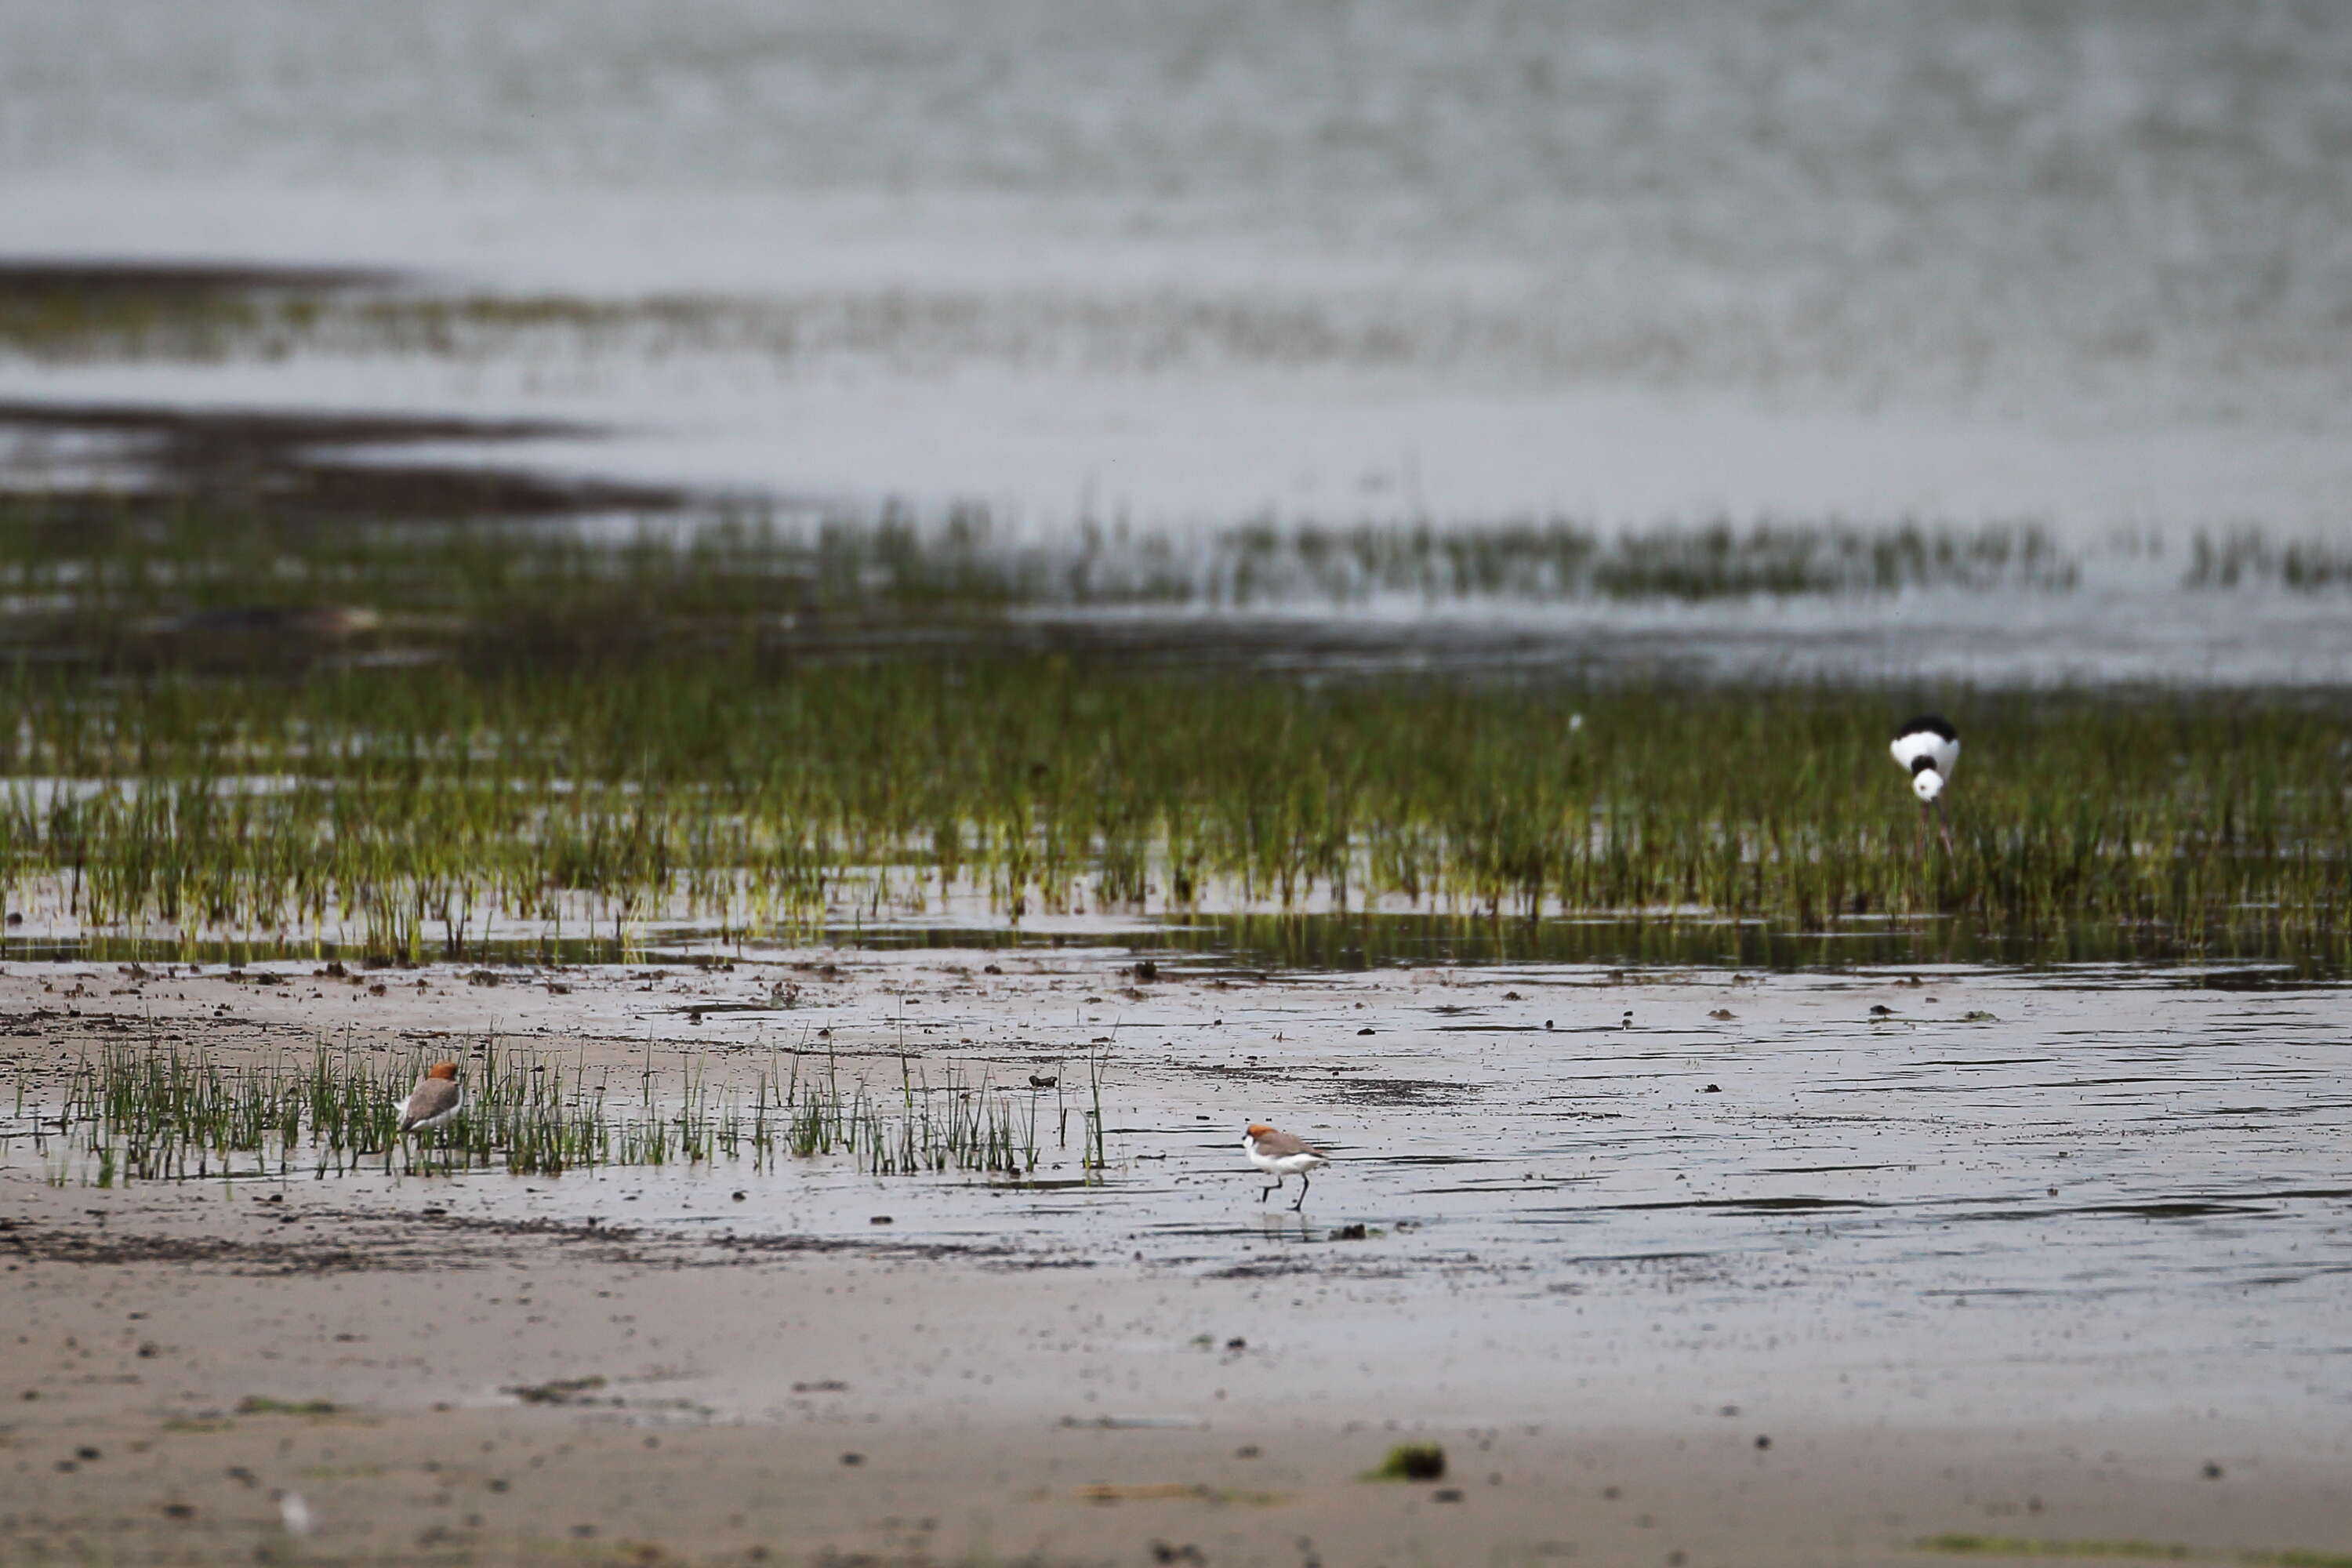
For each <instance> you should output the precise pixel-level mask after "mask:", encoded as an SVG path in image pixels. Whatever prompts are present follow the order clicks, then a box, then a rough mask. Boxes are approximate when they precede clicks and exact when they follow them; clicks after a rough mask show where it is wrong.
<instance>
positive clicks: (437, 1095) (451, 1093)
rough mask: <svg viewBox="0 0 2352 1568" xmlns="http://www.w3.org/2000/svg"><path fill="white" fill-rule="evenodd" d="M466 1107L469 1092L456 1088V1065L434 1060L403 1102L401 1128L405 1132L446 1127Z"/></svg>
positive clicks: (401, 1104) (401, 1105)
mask: <svg viewBox="0 0 2352 1568" xmlns="http://www.w3.org/2000/svg"><path fill="white" fill-rule="evenodd" d="M465 1109H466V1091H465V1090H464V1089H459V1088H458V1087H457V1063H456V1062H435V1063H434V1064H433V1065H432V1066H431V1067H429V1068H425V1076H424V1077H423V1078H420V1079H417V1080H416V1087H415V1089H410V1090H409V1091H408V1098H407V1099H406V1100H402V1101H401V1102H400V1131H401V1132H402V1134H403V1135H405V1134H407V1133H410V1132H420V1131H425V1129H427V1128H431V1127H446V1126H447V1125H448V1124H449V1123H450V1122H452V1121H456V1120H457V1112H459V1111H460V1110H465Z"/></svg>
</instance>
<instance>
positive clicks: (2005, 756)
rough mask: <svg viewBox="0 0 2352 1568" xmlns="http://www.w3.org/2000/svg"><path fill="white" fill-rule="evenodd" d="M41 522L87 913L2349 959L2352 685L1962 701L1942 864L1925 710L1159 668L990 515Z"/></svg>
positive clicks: (7, 862) (2, 537)
mask: <svg viewBox="0 0 2352 1568" xmlns="http://www.w3.org/2000/svg"><path fill="white" fill-rule="evenodd" d="M12 504H16V505H17V506H18V507H19V508H20V509H21V510H24V512H25V515H24V516H22V517H19V518H17V519H16V521H17V522H18V523H19V524H21V526H20V527H18V528H17V529H16V530H15V531H0V595H5V602H6V603H7V605H11V606H13V609H12V610H11V612H10V613H9V614H7V615H6V616H0V637H5V638H6V639H8V640H7V641H6V642H5V644H0V646H5V647H13V650H14V654H15V657H14V658H12V659H10V660H8V661H7V662H6V663H5V664H0V681H5V695H6V697H7V699H8V701H9V707H10V710H11V711H12V712H13V713H14V714H15V715H16V724H15V726H14V727H13V729H12V730H10V731H7V732H5V733H0V892H5V895H6V896H7V897H8V899H9V900H10V906H11V907H12V908H21V907H22V906H23V905H24V904H25V902H26V900H28V899H33V898H38V899H40V900H44V901H45V902H46V903H47V904H48V905H51V906H54V907H58V908H60V909H61V910H62V911H63V912H64V913H65V914H66V915H67V916H68V918H69V919H70V920H71V921H75V922H77V923H78V924H79V926H80V927H81V928H83V929H84V930H86V931H97V932H105V931H158V930H160V931H164V932H175V933H179V935H180V937H181V938H182V940H184V941H186V942H193V941H194V940H196V939H197V938H199V937H201V936H205V935H207V934H210V935H215V936H222V935H231V934H245V935H252V934H258V935H260V936H263V937H265V938H273V939H275V940H276V941H277V942H279V943H280V945H281V947H283V948H287V949H299V948H300V947H301V946H302V945H303V944H304V943H306V942H309V943H316V942H337V943H340V944H352V945H358V946H361V947H362V948H363V949H365V950H368V951H372V952H379V953H382V954H384V955H387V956H395V957H409V958H416V957H422V956H425V955H426V954H429V953H435V952H446V953H458V952H465V951H467V948H468V945H469V943H473V942H478V941H479V940H481V938H482V937H483V935H484V933H485V931H486V930H487V929H488V925H489V924H491V923H493V922H496V923H499V924H500V925H502V926H503V927H504V928H505V929H507V930H509V931H511V930H513V929H514V928H515V927H516V926H517V925H521V926H524V927H535V928H537V929H539V930H541V931H546V932H549V933H551V935H552V936H555V937H578V936H583V935H593V934H596V933H599V932H604V933H609V934H610V935H611V936H613V937H614V939H616V940H624V939H625V938H626V936H627V934H628V933H629V932H630V931H633V930H635V929H638V928H640V927H642V926H644V925H645V924H646V923H647V922H650V921H699V922H702V923H706V924H709V925H712V926H715V927H717V928H719V929H720V930H721V931H725V932H727V933H730V934H733V935H736V936H762V935H770V934H778V933H783V934H789V933H791V932H793V931H804V930H807V929H809V928H812V927H814V926H816V925H818V924H820V923H824V922H826V921H842V920H845V919H857V918H878V917H880V916H883V915H885V914H889V913H895V912H904V911H908V910H925V909H928V908H930V907H932V906H933V905H934V904H935V903H938V902H940V901H942V900H945V901H947V902H950V903H953V902H955V901H957V900H964V901H965V903H966V904H967V906H968V907H984V908H986V909H987V910H991V911H992V913H993V915H994V917H995V918H998V919H1010V920H1018V919H1020V918H1022V917H1024V916H1026V915H1030V914H1038V913H1045V912H1064V911H1091V910H1118V911H1137V910H1147V911H1154V912H1159V911H1171V910H1172V911H1189V910H1255V911H1264V912H1280V911H1285V910H1308V909H1324V910H1330V909H1338V910H1392V911H1419V912H1424V913H1431V914H1442V915H1452V916H1462V917H1465V918H1467V917H1486V918H1490V919H1501V918H1506V917H1527V916H1545V915H1549V916H1559V915H1568V916H1610V917H1619V918H1631V919H1636V920H1641V921H1675V920H1682V919H1713V920H1720V919H1757V920H1766V919H1769V920H1775V921H1787V922H1794V923H1796V924H1799V925H1801V926H1804V927H1807V928H1811V929H1832V928H1834V927H1836V926H1837V925H1839V924H1840V923H1841V922H1850V921H1854V920H1856V919H1865V920H1878V919H1882V918H1884V917H1888V916H1897V917H1901V916H1917V915H1958V916H1965V917H1968V918H1969V919H1971V920H1973V921H1979V922H1983V923H1984V924H1987V925H1989V926H1992V927H1996V928H1999V929H2002V930H2009V931H2026V932H2050V931H2057V930H2059V929H2061V928H2063V927H2066V926H2069V925H2077V924H2080V923H2082V922H2086V921H2096V922H2105V923H2109V924H2113V925H2121V926H2132V927H2142V928H2146V929H2148V930H2151V931H2162V932H2164V933H2165V940H2167V941H2169V942H2198V941H2200V940H2204V939H2206V938H2207V937H2210V935H2212V934H2213V933H2217V932H2223V933H2227V932H2247V931H2258V932H2273V933H2275V932H2288V933H2293V934H2294V935H2296V936H2297V937H2298V938H2308V939H2312V940H2316V941H2323V942H2333V941H2337V940H2340V937H2341V934H2342V933H2343V931H2344V899H2345V877H2344V869H2345V859H2344V851H2345V847H2346V844H2347V826H2352V824H2347V810H2348V809H2352V701H2347V697H2346V694H2344V693H2342V692H2337V691H2332V690H2324V689H2323V690H2315V691H2267V690H2265V691H2200V692H2195V693H2189V694H2163V693H2156V692H2133V691H2114V690H2102V691H2097V692H2077V691H2065V690H2059V691H2049V692H2037V693H2014V692H1998V691H1969V690H1952V691H1946V692H1942V693H1937V694H1932V700H1934V701H1935V702H1936V703H1937V705H1938V706H1940V707H1942V708H1943V709H1944V710H1945V711H1946V712H1947V713H1948V715H1949V716H1950V717H1951V718H1952V719H1953V720H1954V721H1956V722H1958V725H1959V727H1960V729H1961V730H1962V731H1963V733H1964V735H1965V737H1966V751H1965V752H1964V757H1963V761H1962V763H1961V765H1960V769H1959V772H1958V777H1957V779H1956V781H1955V784H1954V787H1953V790H1952V793H1951V795H1950V797H1949V804H1950V806H1951V810H1952V826H1953V832H1954V837H1955V841H1956V847H1955V850H1954V852H1952V853H1950V854H1946V853H1945V852H1944V851H1943V850H1942V849H1941V848H1940V847H1933V848H1931V849H1930V850H1929V851H1928V852H1927V853H1926V854H1921V853H1918V852H1917V850H1916V847H1915V846H1916V829H1917V824H1916V816H1917V814H1916V806H1915V805H1913V803H1912V801H1911V798H1910V796H1909V794H1908V792H1907V791H1906V789H1905V788H1904V787H1903V780H1902V776H1901V774H1900V773H1899V772H1898V771H1897V770H1896V769H1895V766H1894V765H1893V763H1891V761H1890V760H1889V759H1888V757H1887V755H1886V751H1885V738H1886V735H1887V733H1888V732H1889V730H1890V728H1891V725H1892V724H1893V722H1894V721H1895V720H1897V719H1899V718H1902V717H1904V716H1905V715H1906V713H1907V712H1909V711H1911V710H1914V709H1915V708H1916V706H1923V705H1925V704H1926V702H1927V700H1931V699H1930V698H1927V697H1923V696H1921V695H1919V694H1912V693H1905V694H1902V695H1900V696H1897V695H1893V694H1889V693H1885V692H1881V691H1874V690H1869V689H1834V688H1828V687H1818V686H1788V685H1780V686H1756V687H1745V688H1733V687H1696V686H1675V685H1670V684H1659V683H1642V682H1630V683H1629V682H1614V683H1612V682H1603V681H1587V680H1577V679H1566V678H1559V679H1553V678H1546V677H1542V676H1539V675H1527V674H1523V675H1520V676H1517V677H1514V678H1511V679H1496V678H1491V677H1490V678H1473V677H1471V676H1468V675H1464V674H1458V673H1434V674H1421V675H1400V674H1394V673H1388V674H1382V675H1380V676H1378V677H1376V678H1374V677H1350V676H1348V675H1346V674H1344V673H1338V672H1332V671H1328V670H1327V671H1320V672H1308V673H1305V674H1286V673H1281V672H1277V671H1270V670H1266V669H1264V668H1257V667H1255V665H1253V664H1252V662H1251V661H1250V660H1249V659H1248V658H1243V657H1233V658H1221V657H1217V656H1216V649H1215V648H1214V647H1208V646H1204V647H1183V648H1181V649H1180V650H1178V651H1177V652H1175V653H1173V654H1163V655H1159V656H1155V655H1151V654H1149V653H1139V652H1137V651H1135V650H1134V649H1132V648H1128V647H1113V646H1108V645H1105V644H1102V643H1099V642H1090V641H1088V640H1087V639H1086V638H1085V637H1083V636H1080V635H1077V634H1070V635H1067V636H1049V635H1046V634H1045V633H1042V632H1039V631H1037V630H1036V629H1035V628H1034V626H1030V625H1029V624H1028V623H1025V622H1022V621H1020V620H1019V619H1018V618H1017V617H1008V616H1007V614H1006V612H1007V610H1008V609H1009V608H1011V607H1013V606H1017V605H1019V604H1021V603H1024V602H1025V600H1024V595H1027V594H1028V593H1030V592H1031V590H1032V589H1033V588H1034V584H1029V583H1027V582H1026V581H1025V580H1024V579H1021V578H1019V577H1018V576H1017V575H1015V576H1013V577H1010V578H1007V577H1004V576H1001V575H991V574H990V572H989V571H988V570H984V569H983V567H982V564H981V563H984V561H985V560H987V559H990V558H989V557H987V555H986V552H984V551H982V550H981V549H980V548H979V547H978V546H977V545H973V546H972V547H971V548H970V549H963V548H962V547H960V546H958V545H956V543H955V542H954V531H953V530H952V528H950V530H949V531H948V533H947V534H946V535H945V536H943V537H944V538H945V539H946V541H947V542H945V543H944V544H942V543H940V542H939V540H938V538H933V539H932V541H931V543H929V544H925V543H923V542H920V541H919V539H918V538H917V536H916V535H915V533H914V532H913V531H911V530H908V531H902V532H900V533H898V534H893V533H891V532H890V531H889V530H888V529H887V528H885V529H881V530H879V531H873V530H869V531H864V532H861V533H856V534H855V536H853V535H852V534H851V533H849V532H838V533H830V534H829V533H826V532H825V531H823V530H820V531H817V532H816V533H814V534H813V535H812V534H795V535H792V536H790V537H789V538H787V537H784V536H782V535H778V534H775V533H772V532H771V531H764V530H762V529H760V528H756V527H751V526H748V525H747V526H744V527H740V528H732V529H730V528H723V527H722V528H713V529H711V530H709V531H705V532H702V533H700V534H698V535H696V536H695V537H694V538H693V539H692V541H691V542H687V543H682V544H680V543H670V542H662V541H659V540H655V539H651V538H640V539H636V540H633V541H631V542H626V543H623V544H618V545H600V544H593V543H590V542H583V541H582V540H579V539H577V538H573V537H571V536H568V535H562V534H550V533H532V532H529V531H517V530H505V531H501V530H431V529H417V530H404V529H375V530H370V529H358V528H352V529H341V530H309V531H305V530H302V529H298V528H292V527H281V526H278V525H273V524H270V523H268V522H267V521H259V520H256V519H253V518H246V517H241V516H240V515H238V514H228V515H225V516H224V515H216V514H213V513H207V512H201V511H193V510H192V511H185V512H173V511H169V510H166V511H164V512H162V513H157V512H153V511H139V510H127V511H124V512H123V513H121V515H119V516H115V517H113V518H112V520H111V521H106V520H102V519H101V520H99V521H96V522H93V521H92V519H91V518H90V517H89V515H88V514H87V512H86V510H77V511H74V512H73V514H72V515H71V516H70V517H68V515H67V514H66V512H63V511H59V510H58V505H59V504H61V503H54V502H50V501H45V500H38V499H37V500H28V501H24V502H19V503H12ZM85 524H88V525H89V526H84V525H85ZM1538 543H1540V542H1538ZM1428 548H1430V549H1432V550H1436V549H1440V548H1441V545H1440V544H1437V543H1432V544H1430V545H1429V546H1428ZM1442 548H1444V549H1446V550H1451V549H1453V548H1454V545H1453V544H1452V543H1444V544H1443V546H1442ZM1531 548H1532V547H1531ZM1562 548H1563V549H1565V548H1566V547H1565V546H1563V547H1562ZM1692 548H1693V549H1696V550H1698V551H1699V552H1700V553H1701V554H1702V555H1705V554H1706V552H1707V551H1709V550H1711V549H1712V548H1713V547H1712V546H1711V545H1708V544H1706V542H1705V541H1704V540H1702V541H1700V542H1699V543H1698V544H1696V545H1693V546H1692ZM1727 548H1728V546H1727ZM1823 548H1824V549H1828V547H1827V546H1824V547H1823ZM1888 548H1889V549H1890V550H1893V551H1894V552H1895V558H1896V559H1898V560H1900V559H1908V558H1909V556H1908V555H1906V551H1907V552H1912V553H1915V554H1924V555H1926V556H1927V557H1931V558H1932V557H1935V556H1936V555H1937V552H1938V551H1939V550H1942V549H1944V548H1945V547H1944V546H1940V545H1937V544H1935V543H1934V542H1927V543H1925V544H1920V545H1918V546H1916V550H1915V549H1914V547H1913V546H1907V545H1889V546H1888ZM1954 548H1955V549H1958V556H1957V557H1956V559H1958V560H1961V561H1963V562H1964V563H1965V562H1966V561H1968V560H1972V559H1975V558H1974V557H1971V556H1969V552H1968V551H1967V550H1966V549H1965V548H1959V547H1954ZM1539 553H1540V550H1538V554H1539ZM1570 553H1573V552H1570ZM1768 553H1769V552H1768ZM1829 553H1830V554H1831V555H1832V556H1833V557H1838V558H1841V559H1842V558H1843V557H1842V556H1839V552H1837V551H1835V550H1831V551H1830V552H1829ZM2029 553H2030V552H2029ZM1863 558H1864V559H1871V558H1874V557H1870V556H1869V552H1863ZM1732 559H1733V563H1734V566H1735V567H1737V570H1732V569H1730V568H1727V573H1728V575H1727V576H1723V577H1721V578H1720V580H1721V581H1724V582H1728V583H1731V584H1734V585H1735V586H1736V585H1737V584H1738V583H1740V582H1744V581H1746V579H1745V578H1744V577H1742V576H1741V575H1740V574H1741V573H1743V572H1746V571H1748V566H1747V565H1739V564H1738V563H1740V562H1742V561H1746V562H1748V563H1749V565H1753V564H1754V561H1753V559H1752V558H1751V557H1749V556H1744V555H1741V554H1739V553H1738V552H1737V551H1733V552H1732ZM1757 569H1758V570H1763V569H1764V568H1761V567H1759V568H1757ZM1464 570H1468V569H1467V568H1465V569H1464ZM1857 570H1861V569H1860V568H1857ZM1869 571H1870V572H1872V573H1874V572H1875V571H1876V568H1874V567H1873V568H1869ZM1472 575H1475V572H1474V573H1472ZM1710 580H1711V581H1712V580H1717V579H1710ZM1662 591H1676V592H1678V591H1681V590H1678V589H1673V590H1662ZM265 612H266V613H265Z"/></svg>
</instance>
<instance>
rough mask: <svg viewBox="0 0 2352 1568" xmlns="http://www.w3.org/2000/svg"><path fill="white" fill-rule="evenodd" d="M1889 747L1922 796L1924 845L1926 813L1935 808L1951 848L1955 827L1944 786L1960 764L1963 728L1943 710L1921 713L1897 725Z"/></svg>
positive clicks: (1922, 840) (1940, 829)
mask: <svg viewBox="0 0 2352 1568" xmlns="http://www.w3.org/2000/svg"><path fill="white" fill-rule="evenodd" d="M1886 749H1887V750H1888V751H1890V752H1894V753H1895V761H1896V762H1897V763H1901V764H1902V765H1903V769H1904V771H1905V772H1906V773H1909V774H1910V775H1911V793H1912V794H1913V795H1917V796H1918V797H1919V843H1920V844H1921V845H1922V846H1925V845H1926V843H1927V814H1928V813H1929V812H1931V811H1932V812H1934V813H1935V815H1936V830H1937V832H1939V833H1941V834H1942V835H1943V836H1944V848H1945V849H1946V850H1947V851H1948V850H1950V848H1951V847H1952V830H1951V828H1950V827H1949V826H1947V825H1946V824H1945V821H1944V786H1945V784H1948V783H1950V782H1951V777H1952V769H1953V768H1955V767H1957V766H1958V764H1959V761H1960V732H1959V731H1958V730H1955V729H1953V728H1952V726H1951V723H1950V721H1948V720H1947V719H1945V718H1944V716H1943V715H1942V714H1940V713H1922V714H1920V715H1919V716H1918V717H1917V718H1916V719H1906V720H1905V721H1903V722H1902V723H1901V724H1899V725H1897V726H1896V727H1895V739H1894V741H1893V742H1892V743H1890V744H1889V745H1888V746H1887V748H1886Z"/></svg>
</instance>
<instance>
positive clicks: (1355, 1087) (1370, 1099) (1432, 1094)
mask: <svg viewBox="0 0 2352 1568" xmlns="http://www.w3.org/2000/svg"><path fill="white" fill-rule="evenodd" d="M1484 1092H1485V1090H1483V1089H1480V1088H1479V1087H1478V1086H1477V1085H1475V1084H1466V1083H1450V1082H1447V1081H1446V1080H1444V1079H1428V1078H1343V1079H1339V1080H1337V1081H1336V1082H1334V1083H1333V1084H1332V1085H1331V1091H1330V1092H1329V1093H1328V1094H1325V1095H1323V1096H1321V1097H1320V1098H1322V1099H1324V1100H1328V1101H1331V1102H1333V1103H1335V1104H1339V1105H1393V1106H1447V1105H1467V1104H1469V1103H1471V1102H1472V1101H1473V1100H1477V1099H1478V1098H1479V1097H1480V1096H1481V1095H1482V1094H1483V1093H1484Z"/></svg>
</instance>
